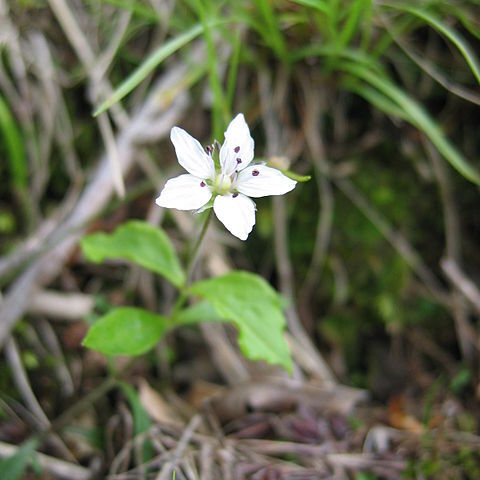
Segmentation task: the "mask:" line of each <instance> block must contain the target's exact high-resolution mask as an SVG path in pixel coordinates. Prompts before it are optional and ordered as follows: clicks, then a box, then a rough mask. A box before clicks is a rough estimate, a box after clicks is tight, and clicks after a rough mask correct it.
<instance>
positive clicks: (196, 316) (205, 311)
mask: <svg viewBox="0 0 480 480" xmlns="http://www.w3.org/2000/svg"><path fill="white" fill-rule="evenodd" d="M200 322H225V319H224V318H223V317H222V316H220V315H219V314H218V313H217V311H216V310H215V309H214V308H213V307H212V305H211V304H210V303H209V302H206V301H204V302H198V303H196V304H195V305H192V306H191V307H188V308H185V309H184V310H181V311H180V312H178V313H177V314H176V315H175V316H174V317H173V319H172V323H173V324H174V325H175V326H180V325H191V324H195V323H200Z"/></svg>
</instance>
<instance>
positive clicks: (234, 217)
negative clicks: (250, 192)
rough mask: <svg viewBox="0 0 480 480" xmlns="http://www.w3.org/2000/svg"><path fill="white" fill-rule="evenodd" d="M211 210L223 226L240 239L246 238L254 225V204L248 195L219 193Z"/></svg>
mask: <svg viewBox="0 0 480 480" xmlns="http://www.w3.org/2000/svg"><path fill="white" fill-rule="evenodd" d="M213 210H214V211H215V215H216V216H217V218H218V219H219V220H220V221H221V222H222V223H223V224H224V225H225V228H226V229H227V230H228V231H229V232H230V233H231V234H232V235H235V236H236V237H238V238H239V239H240V240H246V239H247V237H248V234H249V233H250V232H251V231H252V228H253V226H254V225H255V204H254V203H253V202H252V200H250V199H249V198H248V197H246V196H245V195H242V194H237V195H236V196H235V197H234V196H233V195H232V194H231V193H229V194H227V195H219V196H218V197H217V198H216V199H215V201H214V202H213Z"/></svg>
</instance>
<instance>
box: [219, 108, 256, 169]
mask: <svg viewBox="0 0 480 480" xmlns="http://www.w3.org/2000/svg"><path fill="white" fill-rule="evenodd" d="M254 145H255V144H254V141H253V138H252V137H251V135H250V129H249V128H248V125H247V122H246V121H245V117H244V116H243V113H239V114H238V115H237V116H236V117H235V118H234V119H233V120H232V121H231V122H230V125H229V126H228V128H227V131H226V132H225V142H224V143H223V145H222V148H221V149H220V165H221V166H222V172H223V173H225V174H226V175H231V174H232V173H233V172H234V171H235V170H239V171H240V170H243V169H244V168H245V167H246V166H247V165H248V164H249V163H250V162H251V161H252V160H253V148H254Z"/></svg>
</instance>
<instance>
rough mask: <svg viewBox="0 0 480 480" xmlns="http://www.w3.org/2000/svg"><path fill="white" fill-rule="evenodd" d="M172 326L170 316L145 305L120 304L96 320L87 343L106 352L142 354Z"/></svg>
mask: <svg viewBox="0 0 480 480" xmlns="http://www.w3.org/2000/svg"><path fill="white" fill-rule="evenodd" d="M169 326H170V322H169V321H168V319H167V318H166V317H164V316H162V315H156V314H154V313H150V312H148V311H147V310H143V309H142V308H133V307H121V308H116V309H114V310H112V311H111V312H109V313H107V314H106V315H104V316H103V317H101V318H100V319H99V320H97V322H95V324H94V325H93V326H92V327H91V328H90V330H89V331H88V333H87V336H86V337H85V339H84V340H83V345H84V346H86V347H88V348H91V349H92V350H97V351H99V352H102V353H104V354H105V355H129V356H135V355H141V354H142V353H145V352H147V351H148V350H150V349H151V348H153V347H154V346H155V345H156V343H157V342H158V341H159V340H160V338H161V337H162V336H163V335H164V334H165V332H166V331H167V329H168V328H169Z"/></svg>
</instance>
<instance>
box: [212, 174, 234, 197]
mask: <svg viewBox="0 0 480 480" xmlns="http://www.w3.org/2000/svg"><path fill="white" fill-rule="evenodd" d="M222 179H223V180H222ZM214 187H215V191H216V192H217V193H219V194H220V195H224V194H225V193H227V192H228V191H230V188H231V187H232V180H231V179H230V177H228V176H227V175H223V174H219V175H217V176H216V178H215V184H214Z"/></svg>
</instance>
